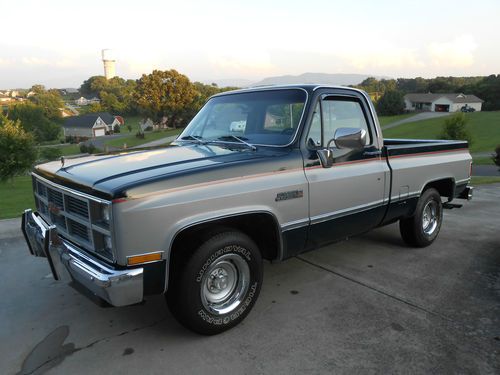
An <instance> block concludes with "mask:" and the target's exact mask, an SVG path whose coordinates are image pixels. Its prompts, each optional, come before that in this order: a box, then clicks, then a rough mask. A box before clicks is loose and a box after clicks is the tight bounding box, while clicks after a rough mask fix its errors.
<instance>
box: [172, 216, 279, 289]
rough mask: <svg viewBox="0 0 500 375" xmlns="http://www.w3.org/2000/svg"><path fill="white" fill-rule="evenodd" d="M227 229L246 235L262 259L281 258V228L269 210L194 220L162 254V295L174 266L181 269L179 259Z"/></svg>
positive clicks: (174, 237) (184, 227) (178, 233)
mask: <svg viewBox="0 0 500 375" xmlns="http://www.w3.org/2000/svg"><path fill="white" fill-rule="evenodd" d="M227 229H235V230H239V231H241V232H243V233H244V234H246V235H247V236H249V237H250V238H251V239H252V240H253V241H255V243H256V244H257V246H258V247H259V250H260V252H261V254H262V258H263V259H266V260H279V259H282V256H283V238H282V233H281V227H280V225H279V222H278V219H277V217H276V216H275V215H274V214H273V213H272V212H270V211H249V212H241V213H234V214H230V215H223V216H217V217H213V218H210V219H204V220H200V221H195V222H192V223H189V224H187V225H185V226H183V227H182V228H180V229H178V230H177V232H176V233H175V234H174V236H173V237H172V240H171V241H170V246H169V247H168V252H167V254H166V260H167V262H166V263H167V264H166V267H167V277H166V280H165V292H166V291H167V289H168V284H169V283H170V279H171V277H172V275H173V274H174V272H175V269H176V267H181V266H182V262H183V258H186V256H187V255H189V254H190V253H192V251H194V250H195V249H196V247H197V246H199V245H201V243H202V242H204V241H205V240H206V239H208V238H209V237H210V236H211V235H214V234H215V233H217V232H221V231H224V230H227ZM182 249H185V250H184V251H183V250H182Z"/></svg>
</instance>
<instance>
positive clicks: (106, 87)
mask: <svg viewBox="0 0 500 375" xmlns="http://www.w3.org/2000/svg"><path fill="white" fill-rule="evenodd" d="M136 86H137V83H136V81H135V80H132V79H128V80H125V79H123V78H120V77H113V78H111V79H109V80H107V79H106V78H105V77H103V76H93V77H90V78H89V79H88V80H86V81H84V82H83V84H82V85H81V86H80V92H81V93H82V94H83V95H95V96H98V97H99V98H100V99H101V103H100V104H101V111H109V112H114V113H121V114H123V113H129V114H132V113H134V112H135V106H134V101H133V94H134V91H135V88H136Z"/></svg>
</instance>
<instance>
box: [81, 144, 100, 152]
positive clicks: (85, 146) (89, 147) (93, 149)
mask: <svg viewBox="0 0 500 375" xmlns="http://www.w3.org/2000/svg"><path fill="white" fill-rule="evenodd" d="M80 152H81V153H82V154H97V153H99V152H101V150H100V149H98V148H97V147H96V146H95V145H94V144H93V143H89V144H87V143H85V142H82V143H80Z"/></svg>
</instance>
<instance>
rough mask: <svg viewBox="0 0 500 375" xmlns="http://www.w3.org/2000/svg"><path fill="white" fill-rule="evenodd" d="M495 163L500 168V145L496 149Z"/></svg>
mask: <svg viewBox="0 0 500 375" xmlns="http://www.w3.org/2000/svg"><path fill="white" fill-rule="evenodd" d="M493 162H494V163H495V164H496V165H498V166H499V167H500V145H498V146H497V148H495V153H494V154H493Z"/></svg>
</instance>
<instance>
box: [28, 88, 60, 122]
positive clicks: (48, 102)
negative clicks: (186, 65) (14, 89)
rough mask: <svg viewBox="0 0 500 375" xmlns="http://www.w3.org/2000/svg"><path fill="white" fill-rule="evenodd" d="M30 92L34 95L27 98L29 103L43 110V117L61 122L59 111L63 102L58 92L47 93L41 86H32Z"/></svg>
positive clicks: (50, 91) (49, 91)
mask: <svg viewBox="0 0 500 375" xmlns="http://www.w3.org/2000/svg"><path fill="white" fill-rule="evenodd" d="M31 91H33V92H34V93H35V95H33V96H31V97H30V98H29V99H30V101H31V102H33V103H34V104H36V105H38V106H40V107H41V108H42V109H43V113H44V115H45V117H47V118H48V119H49V120H54V121H59V120H61V118H62V116H61V109H62V108H64V102H63V100H62V98H61V94H60V93H59V91H58V90H48V91H47V90H45V88H44V87H43V86H42V85H34V86H32V87H31Z"/></svg>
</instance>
